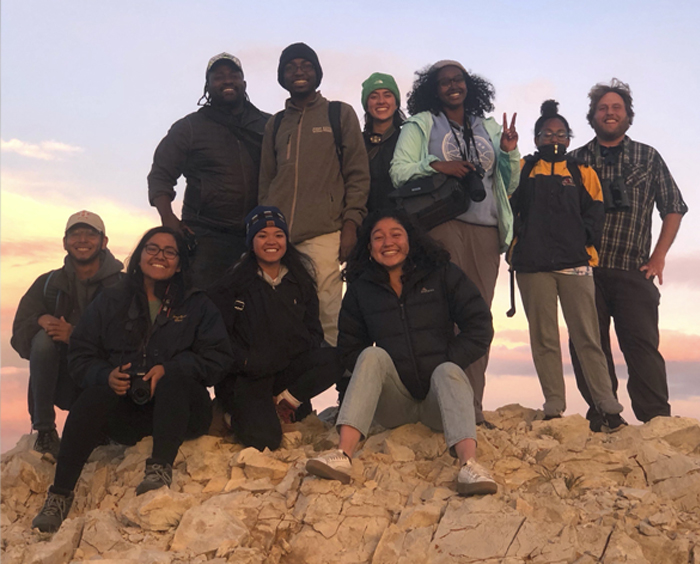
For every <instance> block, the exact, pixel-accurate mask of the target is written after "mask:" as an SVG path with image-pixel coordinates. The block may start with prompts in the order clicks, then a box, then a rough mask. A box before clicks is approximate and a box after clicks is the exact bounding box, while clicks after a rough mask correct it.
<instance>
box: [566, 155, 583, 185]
mask: <svg viewBox="0 0 700 564" xmlns="http://www.w3.org/2000/svg"><path fill="white" fill-rule="evenodd" d="M582 164H583V163H582V162H581V161H579V160H578V159H576V158H574V157H571V156H569V155H567V156H566V168H568V169H569V174H570V175H571V178H572V179H573V181H574V184H576V186H578V187H581V186H583V178H581V169H580V168H579V165H582Z"/></svg>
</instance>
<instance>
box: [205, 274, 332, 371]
mask: <svg viewBox="0 0 700 564" xmlns="http://www.w3.org/2000/svg"><path fill="white" fill-rule="evenodd" d="M234 277H235V273H234V274H233V275H231V274H228V275H226V276H225V277H224V278H222V279H221V280H220V281H219V282H218V283H217V284H216V286H215V287H214V288H212V289H211V290H210V291H209V296H210V297H211V299H212V301H213V302H214V303H215V304H216V305H217V307H218V308H219V310H220V311H221V314H222V315H223V318H224V323H225V325H226V330H227V331H228V334H229V336H230V337H231V344H232V346H233V353H234V359H235V364H234V372H235V373H237V374H242V375H243V376H245V377H249V378H261V377H265V376H270V375H272V374H275V373H277V372H279V371H280V370H283V369H284V368H286V367H287V366H288V365H289V363H290V361H291V360H292V359H294V358H296V357H297V356H299V355H301V354H303V353H306V352H308V351H310V350H312V349H316V348H319V347H320V346H321V343H322V342H323V329H322V327H321V322H320V321H319V318H318V313H319V306H318V297H317V296H316V294H315V293H310V295H308V296H305V295H304V293H303V292H302V290H301V286H300V284H299V283H298V282H297V281H296V279H295V278H294V276H293V275H292V273H291V272H287V274H286V275H285V276H284V278H282V282H281V283H280V284H279V285H278V286H277V287H275V288H274V289H273V288H272V286H270V284H268V283H267V282H266V281H265V280H263V279H262V278H261V277H260V276H256V277H255V278H254V279H253V281H252V283H251V284H250V285H249V286H247V287H246V288H236V287H235V286H234V285H233V284H232V278H234Z"/></svg>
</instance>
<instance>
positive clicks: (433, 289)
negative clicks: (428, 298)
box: [420, 286, 435, 294]
mask: <svg viewBox="0 0 700 564" xmlns="http://www.w3.org/2000/svg"><path fill="white" fill-rule="evenodd" d="M434 291H435V288H426V287H425V286H423V287H422V288H421V289H420V293H421V294H429V293H430V292H434Z"/></svg>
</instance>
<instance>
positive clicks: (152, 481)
mask: <svg viewBox="0 0 700 564" xmlns="http://www.w3.org/2000/svg"><path fill="white" fill-rule="evenodd" d="M172 482H173V467H172V465H171V464H168V463H167V462H166V463H165V464H161V463H160V462H156V461H155V460H153V459H152V458H149V459H148V460H146V472H145V476H144V478H143V480H141V483H140V484H139V485H138V486H137V487H136V495H141V494H145V493H146V492H150V491H151V490H157V489H158V488H162V487H163V486H168V487H170V484H172Z"/></svg>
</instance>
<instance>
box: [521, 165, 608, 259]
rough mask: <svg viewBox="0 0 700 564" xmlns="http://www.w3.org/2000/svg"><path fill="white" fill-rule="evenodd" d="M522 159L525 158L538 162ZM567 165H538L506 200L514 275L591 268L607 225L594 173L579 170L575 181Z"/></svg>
mask: <svg viewBox="0 0 700 564" xmlns="http://www.w3.org/2000/svg"><path fill="white" fill-rule="evenodd" d="M536 158H538V154H537V153H535V155H534V157H526V159H536ZM568 166H574V165H573V163H572V164H571V165H569V164H568V162H567V160H565V158H564V157H562V160H559V161H557V162H547V161H545V160H543V159H539V160H536V162H535V165H534V167H533V168H532V171H531V173H530V175H529V177H528V178H527V179H525V180H524V181H521V183H520V185H519V186H518V188H517V189H516V191H515V192H514V193H513V195H512V196H511V199H510V203H511V207H512V208H513V216H514V218H515V219H514V227H513V242H512V243H511V252H509V256H510V257H511V258H510V262H511V264H512V265H513V269H514V270H515V271H517V272H552V271H556V270H562V269H565V268H573V267H576V266H585V265H587V264H590V265H591V266H595V265H596V264H597V262H598V254H597V252H596V250H595V246H596V245H598V244H600V237H601V234H602V232H603V222H604V221H605V209H604V207H603V193H602V190H601V188H600V181H599V180H598V176H597V175H596V173H595V171H594V170H593V169H592V168H590V167H588V166H585V165H578V167H579V170H580V173H581V181H582V183H583V185H582V186H581V185H577V184H576V182H575V181H574V179H573V177H572V176H571V173H570V172H569V169H568Z"/></svg>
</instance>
